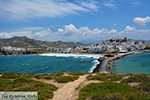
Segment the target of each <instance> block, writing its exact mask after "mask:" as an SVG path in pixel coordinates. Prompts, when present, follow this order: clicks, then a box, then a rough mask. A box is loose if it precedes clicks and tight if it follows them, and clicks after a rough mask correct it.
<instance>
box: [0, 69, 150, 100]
mask: <svg viewBox="0 0 150 100" xmlns="http://www.w3.org/2000/svg"><path fill="white" fill-rule="evenodd" d="M0 91H38V98H39V100H48V99H50V100H150V75H146V74H109V73H77V72H61V73H53V74H21V73H3V74H1V75H0Z"/></svg>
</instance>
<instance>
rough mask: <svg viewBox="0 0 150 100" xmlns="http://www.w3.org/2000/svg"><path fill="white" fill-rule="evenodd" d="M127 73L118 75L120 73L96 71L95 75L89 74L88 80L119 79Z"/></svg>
mask: <svg viewBox="0 0 150 100" xmlns="http://www.w3.org/2000/svg"><path fill="white" fill-rule="evenodd" d="M124 76H125V75H118V74H107V73H96V74H95V75H89V76H88V77H87V78H88V80H100V81H108V80H110V81H119V80H121V79H122V78H123V77H124Z"/></svg>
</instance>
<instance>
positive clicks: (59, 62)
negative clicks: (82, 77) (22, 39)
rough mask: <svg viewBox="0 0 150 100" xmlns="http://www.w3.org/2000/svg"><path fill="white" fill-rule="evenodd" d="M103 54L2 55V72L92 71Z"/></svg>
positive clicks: (0, 68)
mask: <svg viewBox="0 0 150 100" xmlns="http://www.w3.org/2000/svg"><path fill="white" fill-rule="evenodd" d="M100 57H102V56H101V55H84V54H83V55H79V54H52V53H51V54H34V55H7V56H0V73H5V72H15V73H30V74H39V73H57V72H83V73H90V72H92V71H93V70H94V68H95V67H96V65H97V64H98V63H99V62H98V59H99V58H100Z"/></svg>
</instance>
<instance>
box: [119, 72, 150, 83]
mask: <svg viewBox="0 0 150 100" xmlns="http://www.w3.org/2000/svg"><path fill="white" fill-rule="evenodd" d="M134 82H150V76H149V75H145V74H137V75H134V76H133V75H132V76H131V77H129V78H127V79H124V80H122V81H121V83H134Z"/></svg>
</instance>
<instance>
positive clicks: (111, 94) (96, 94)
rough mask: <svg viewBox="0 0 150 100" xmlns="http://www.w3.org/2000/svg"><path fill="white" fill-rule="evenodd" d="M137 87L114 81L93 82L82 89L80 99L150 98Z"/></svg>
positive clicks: (119, 99)
mask: <svg viewBox="0 0 150 100" xmlns="http://www.w3.org/2000/svg"><path fill="white" fill-rule="evenodd" d="M149 99H150V95H148V94H146V93H144V92H141V91H140V90H138V89H137V88H136V87H131V86H129V85H125V84H121V83H113V82H110V81H109V82H103V83H91V84H89V85H87V86H85V87H83V88H82V89H81V90H80V93H79V98H78V100H149Z"/></svg>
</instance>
